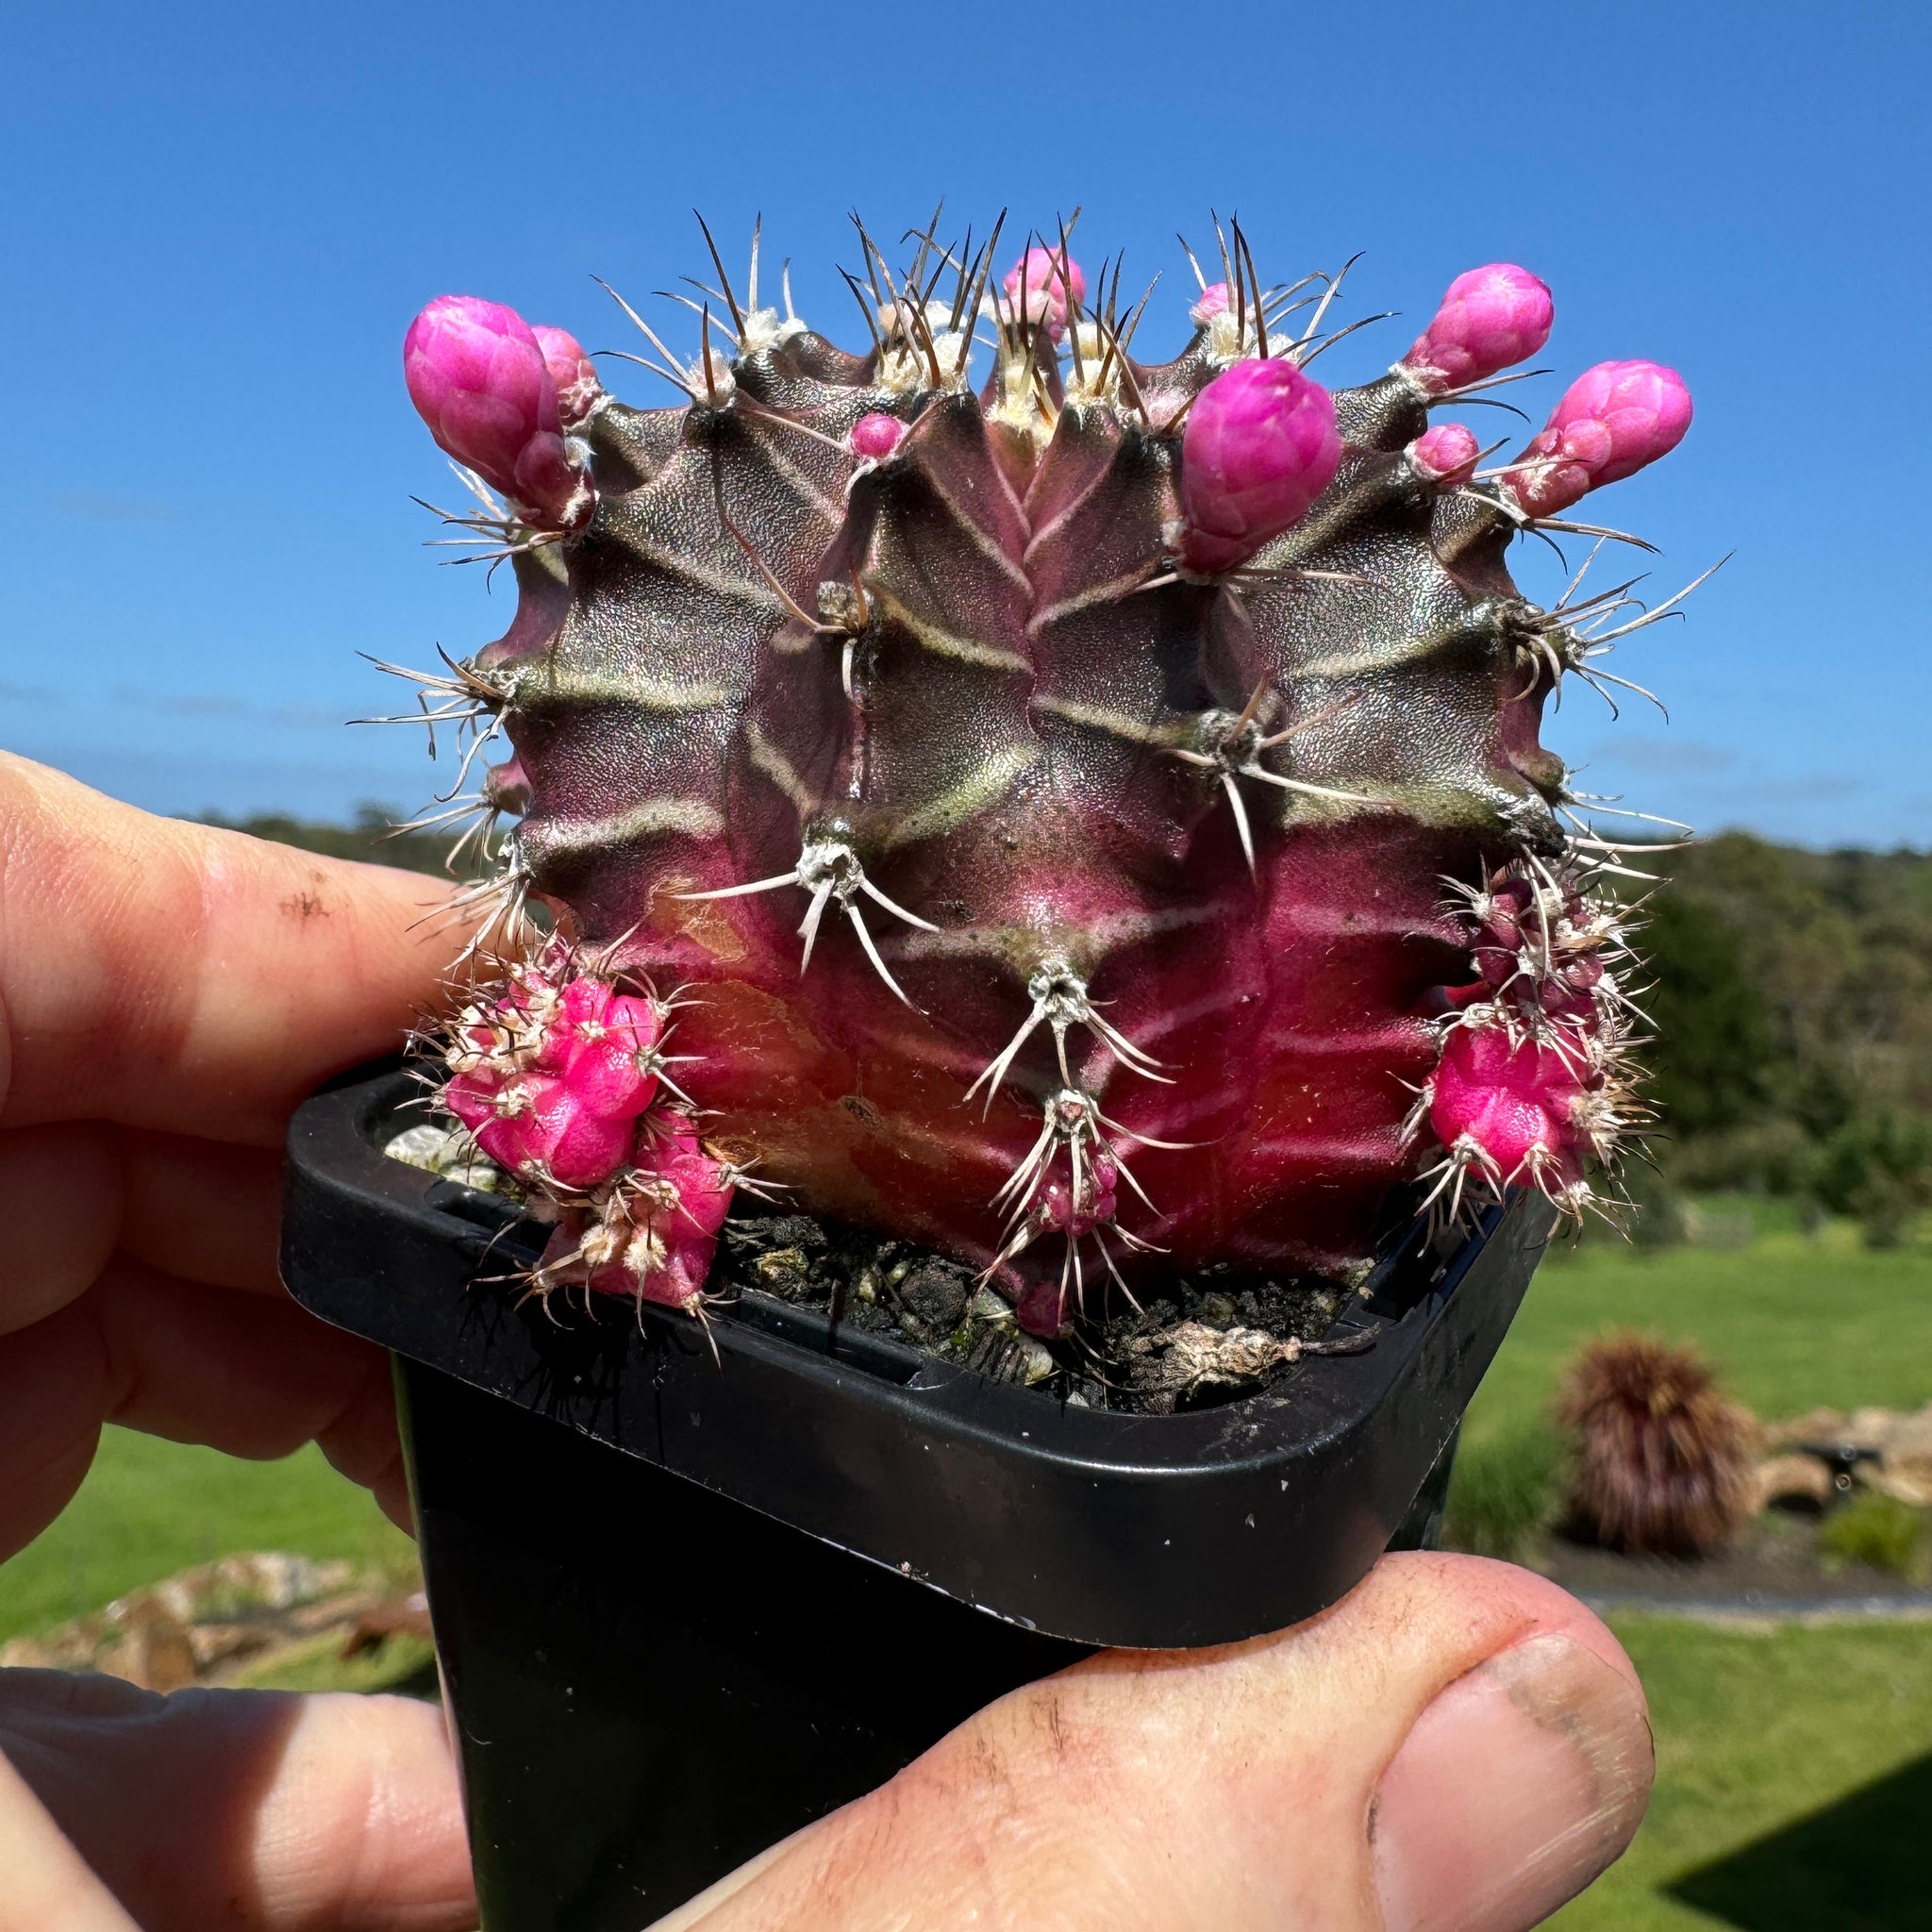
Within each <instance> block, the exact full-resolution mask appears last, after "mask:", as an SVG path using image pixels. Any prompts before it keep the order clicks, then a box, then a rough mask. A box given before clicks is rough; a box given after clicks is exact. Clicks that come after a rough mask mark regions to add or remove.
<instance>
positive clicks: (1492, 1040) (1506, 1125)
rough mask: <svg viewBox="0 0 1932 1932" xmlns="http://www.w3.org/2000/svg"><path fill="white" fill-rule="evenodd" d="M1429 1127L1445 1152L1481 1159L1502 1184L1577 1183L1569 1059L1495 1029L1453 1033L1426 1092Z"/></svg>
mask: <svg viewBox="0 0 1932 1932" xmlns="http://www.w3.org/2000/svg"><path fill="white" fill-rule="evenodd" d="M1430 1094H1431V1097H1430V1103H1429V1125H1430V1126H1431V1127H1432V1128H1433V1129H1434V1131H1435V1134H1436V1138H1437V1139H1438V1140H1439V1141H1441V1143H1442V1144H1443V1146H1445V1147H1447V1148H1450V1149H1452V1150H1453V1149H1456V1148H1457V1146H1458V1145H1460V1146H1462V1147H1465V1148H1467V1149H1469V1150H1470V1151H1472V1152H1474V1153H1475V1154H1477V1155H1479V1156H1480V1157H1481V1158H1482V1160H1483V1161H1484V1163H1485V1164H1486V1165H1487V1166H1488V1167H1489V1168H1490V1169H1491V1172H1492V1174H1493V1175H1494V1177H1495V1178H1497V1179H1499V1180H1501V1181H1503V1182H1504V1183H1506V1184H1508V1185H1514V1184H1516V1183H1519V1182H1523V1181H1530V1180H1535V1181H1539V1182H1541V1181H1543V1180H1545V1179H1549V1180H1553V1181H1556V1182H1559V1183H1561V1184H1562V1185H1568V1184H1570V1183H1571V1182H1574V1181H1575V1180H1577V1179H1579V1178H1581V1175H1582V1172H1583V1159H1584V1152H1585V1148H1586V1145H1587V1138H1586V1134H1585V1131H1584V1129H1583V1126H1582V1124H1581V1123H1582V1119H1583V1116H1584V1114H1585V1112H1586V1111H1587V1107H1588V1091H1587V1087H1586V1084H1585V1079H1584V1077H1583V1075H1582V1073H1581V1071H1580V1069H1579V1067H1578V1065H1577V1063H1576V1060H1575V1059H1574V1057H1573V1056H1571V1055H1567V1054H1563V1053H1559V1052H1557V1049H1556V1048H1555V1047H1549V1046H1539V1045H1538V1044H1537V1043H1536V1042H1535V1041H1529V1040H1524V1041H1516V1042H1514V1043H1512V1042H1511V1041H1510V1039H1509V1036H1508V1034H1507V1032H1506V1031H1504V1030H1503V1029H1502V1028H1500V1027H1484V1028H1477V1027H1469V1026H1457V1027H1456V1028H1455V1029H1454V1030H1453V1031H1452V1032H1451V1033H1450V1035H1449V1040H1448V1043H1447V1045H1446V1046H1445V1047H1444V1048H1443V1050H1442V1063H1441V1066H1439V1067H1438V1068H1437V1069H1436V1074H1435V1077H1434V1079H1433V1081H1432V1082H1431V1087H1430Z"/></svg>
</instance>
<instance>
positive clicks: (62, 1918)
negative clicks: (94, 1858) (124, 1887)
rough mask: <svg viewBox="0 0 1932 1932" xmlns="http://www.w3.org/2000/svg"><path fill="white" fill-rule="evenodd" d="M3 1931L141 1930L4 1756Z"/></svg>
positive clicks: (0, 1822) (0, 1811)
mask: <svg viewBox="0 0 1932 1932" xmlns="http://www.w3.org/2000/svg"><path fill="white" fill-rule="evenodd" d="M0 1873H4V1874H6V1876H5V1878H4V1879H0V1932H141V1928H140V1927H139V1926H137V1925H136V1924H135V1923H134V1921H133V1920H132V1919H130V1918H129V1917H128V1916H127V1914H126V1913H125V1912H124V1911H123V1910H122V1909H121V1907H120V1906H119V1905H117V1904H116V1903H115V1901H114V1895H113V1893H112V1892H110V1891H109V1890H108V1888H107V1887H106V1886H105V1885H103V1884H102V1883H101V1881H100V1880H99V1879H98V1878H96V1877H95V1876H94V1874H92V1872H90V1871H89V1870H88V1869H87V1865H86V1863H85V1861H84V1860H83V1859H82V1858H81V1857H80V1856H79V1854H78V1853H77V1852H75V1849H74V1847H73V1846H72V1845H71V1844H69V1843H68V1841H67V1840H66V1839H64V1838H63V1837H62V1836H61V1835H60V1829H59V1827H58V1825H57V1824H55V1823H54V1821H53V1820H52V1819H51V1818H50V1817H48V1815H47V1813H46V1810H45V1808H44V1807H42V1804H41V1802H40V1800H39V1799H38V1798H36V1797H35V1796H34V1794H33V1792H32V1790H30V1789H29V1788H28V1787H27V1785H26V1783H25V1780H23V1779H22V1777H21V1776H20V1774H18V1773H17V1772H16V1771H15V1770H14V1769H13V1767H12V1766H11V1765H10V1764H8V1761H7V1760H6V1758H5V1757H0Z"/></svg>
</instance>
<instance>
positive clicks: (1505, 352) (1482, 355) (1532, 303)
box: [1400, 261, 1557, 395]
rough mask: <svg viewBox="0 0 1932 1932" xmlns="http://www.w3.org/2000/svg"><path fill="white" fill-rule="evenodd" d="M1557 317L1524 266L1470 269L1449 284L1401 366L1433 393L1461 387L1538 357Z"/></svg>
mask: <svg viewBox="0 0 1932 1932" xmlns="http://www.w3.org/2000/svg"><path fill="white" fill-rule="evenodd" d="M1556 314H1557V308H1556V304H1555V302H1554V301H1553V300H1552V299H1551V296H1550V291H1549V290H1548V289H1547V288H1545V287H1544V286H1543V284H1542V283H1541V282H1540V281H1539V280H1538V279H1537V278H1536V276H1535V275H1531V274H1530V272H1529V271H1528V270H1527V269H1526V268H1518V267H1517V266H1516V264H1515V263H1514V262H1509V261H1497V262H1491V264H1490V265H1489V266H1488V267H1487V268H1473V269H1469V270H1467V271H1466V272H1465V273H1464V274H1462V275H1457V277H1456V279H1455V280H1454V281H1453V282H1451V283H1450V284H1449V291H1448V293H1447V294H1445V295H1444V296H1443V297H1442V306H1441V308H1438V309H1437V310H1436V313H1435V317H1434V319H1433V320H1432V321H1431V322H1430V324H1429V325H1428V327H1427V328H1425V329H1424V331H1423V332H1422V334H1421V335H1420V336H1419V337H1418V338H1417V339H1416V342H1415V346H1414V347H1413V348H1411V349H1410V350H1409V352H1408V354H1407V356H1405V357H1404V358H1403V359H1402V363H1401V365H1400V366H1401V367H1402V368H1404V369H1406V370H1407V372H1408V374H1409V375H1410V376H1412V377H1413V378H1414V380H1415V381H1417V382H1418V383H1420V384H1421V385H1422V387H1423V388H1424V390H1426V391H1428V392H1429V393H1430V394H1431V395H1440V394H1441V393H1442V392H1443V391H1446V390H1452V389H1461V388H1462V387H1463V386H1464V385H1465V384H1468V383H1472V382H1481V381H1483V380H1484V379H1485V378H1486V377H1488V376H1491V375H1496V374H1497V373H1498V372H1499V371H1501V370H1504V369H1507V368H1508V367H1509V366H1510V364H1511V363H1513V362H1521V361H1523V360H1524V358H1527V357H1530V356H1534V355H1535V354H1536V352H1537V351H1538V350H1539V349H1541V347H1542V345H1543V344H1544V343H1545V342H1546V341H1549V339H1550V325H1551V324H1552V323H1553V322H1554V321H1555V320H1556Z"/></svg>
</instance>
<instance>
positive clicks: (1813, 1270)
mask: <svg viewBox="0 0 1932 1932" xmlns="http://www.w3.org/2000/svg"><path fill="white" fill-rule="evenodd" d="M1724 1207H1725V1208H1726V1209H1729V1208H1730V1207H1731V1204H1729V1203H1725V1204H1724ZM1739 1211H1741V1210H1739ZM1767 1218H1770V1217H1767ZM1617 1328H1643V1329H1654V1330H1656V1331H1657V1332H1658V1333H1660V1334H1663V1335H1665V1336H1668V1337H1670V1338H1671V1339H1672V1340H1674V1341H1694V1342H1696V1343H1697V1344H1698V1345H1699V1346H1700V1347H1701V1348H1702V1349H1703V1350H1704V1352H1705V1353H1706V1355H1707V1356H1708V1357H1710V1359H1711V1360H1712V1361H1713V1362H1714V1363H1715V1364H1716V1366H1717V1368H1718V1371H1719V1373H1720V1374H1721V1375H1722V1376H1723V1377H1724V1386H1725V1387H1726V1389H1727V1390H1728V1391H1730V1393H1732V1394H1733V1395H1735V1396H1737V1397H1738V1398H1739V1399H1740V1401H1742V1402H1744V1403H1747V1404H1748V1405H1749V1406H1750V1407H1752V1408H1753V1409H1755V1410H1756V1411H1757V1413H1758V1414H1759V1415H1760V1416H1764V1417H1767V1418H1770V1417H1777V1416H1785V1415H1795V1414H1797V1413H1798V1412H1800V1411H1801V1410H1803V1409H1807V1408H1814V1407H1818V1406H1819V1405H1820V1404H1825V1405H1828V1406H1829V1407H1834V1408H1851V1407H1857V1406H1859V1405H1861V1404H1866V1403H1874V1404H1877V1405H1879V1406H1881V1407H1887V1408H1916V1407H1919V1406H1920V1405H1921V1404H1922V1403H1925V1402H1928V1401H1932V1249H1928V1248H1927V1247H1925V1246H1924V1245H1919V1246H1914V1247H1907V1248H1895V1249H1890V1250H1886V1251H1877V1252H1874V1250H1871V1249H1868V1248H1864V1247H1861V1246H1860V1245H1859V1243H1858V1235H1857V1229H1856V1228H1855V1227H1852V1226H1850V1225H1849V1224H1842V1223H1834V1224H1829V1225H1827V1226H1826V1227H1825V1228H1824V1229H1823V1230H1822V1231H1821V1232H1820V1233H1818V1234H1817V1235H1815V1236H1813V1235H1805V1234H1801V1233H1798V1232H1796V1231H1794V1230H1791V1231H1782V1232H1777V1233H1768V1234H1766V1235H1764V1236H1763V1237H1761V1238H1760V1239H1758V1240H1757V1241H1752V1242H1751V1243H1750V1244H1749V1245H1748V1246H1745V1247H1739V1248H1731V1249H1722V1250H1713V1249H1707V1248H1699V1247H1678V1248H1665V1249H1660V1250H1654V1251H1646V1250H1643V1249H1638V1248H1631V1247H1627V1246H1625V1245H1624V1244H1623V1243H1621V1242H1617V1243H1610V1242H1602V1241H1592V1242H1586V1243H1585V1244H1584V1245H1583V1246H1582V1247H1580V1248H1578V1249H1576V1250H1575V1251H1574V1253H1572V1254H1570V1255H1569V1256H1568V1257H1563V1256H1561V1255H1560V1253H1558V1254H1554V1255H1553V1256H1552V1257H1551V1258H1550V1259H1549V1260H1548V1261H1546V1262H1545V1263H1544V1265H1543V1267H1542V1268H1541V1270H1540V1271H1539V1273H1538V1274H1537V1277H1536V1280H1535V1281H1534V1282H1533V1283H1531V1285H1530V1290H1529V1293H1528V1295H1527V1297H1526V1298H1525V1299H1524V1304H1523V1311H1522V1313H1521V1314H1519V1315H1518V1316H1517V1318H1516V1325H1515V1326H1514V1327H1513V1328H1512V1329H1511V1330H1510V1332H1509V1339H1508V1340H1507V1341H1506V1342H1505V1343H1504V1345H1503V1350H1502V1353H1501V1354H1500V1355H1498V1356H1497V1357H1496V1360H1495V1362H1494V1364H1493V1365H1492V1366H1491V1370H1490V1373H1489V1374H1488V1376H1487V1377H1486V1378H1485V1379H1484V1382H1483V1386H1482V1388H1481V1389H1480V1390H1479V1391H1477V1394H1476V1398H1475V1400H1474V1403H1472V1404H1471V1405H1470V1411H1469V1420H1468V1424H1467V1425H1466V1427H1465V1430H1464V1437H1463V1440H1464V1441H1465V1442H1466V1443H1468V1444H1469V1445H1470V1446H1471V1447H1472V1448H1474V1449H1479V1448H1480V1446H1481V1445H1482V1444H1483V1443H1485V1442H1486V1441H1491V1440H1492V1439H1498V1438H1501V1437H1504V1436H1507V1435H1509V1434H1511V1433H1513V1432H1515V1431H1518V1430H1520V1429H1522V1428H1524V1427H1525V1426H1527V1425H1529V1424H1532V1423H1533V1422H1535V1421H1537V1420H1538V1419H1540V1418H1541V1417H1543V1416H1545V1415H1546V1414H1547V1412H1548V1409H1549V1404H1550V1397H1551V1394H1552V1392H1553V1391H1554V1390H1555V1387H1556V1382H1557V1375H1558V1374H1559V1373H1560V1371H1561V1370H1562V1368H1563V1366H1564V1364H1565V1363H1566V1362H1568V1360H1569V1359H1570V1357H1572V1356H1573V1355H1574V1354H1575V1352H1576V1351H1577V1349H1578V1348H1579V1347H1581V1346H1582V1344H1583V1343H1584V1342H1586V1341H1590V1340H1591V1338H1592V1337H1594V1336H1597V1335H1602V1334H1606V1333H1607V1332H1609V1331H1610V1330H1612V1329H1617Z"/></svg>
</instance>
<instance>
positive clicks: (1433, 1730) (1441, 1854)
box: [1369, 1637, 1656, 1932]
mask: <svg viewBox="0 0 1932 1932" xmlns="http://www.w3.org/2000/svg"><path fill="white" fill-rule="evenodd" d="M1655 1762H1656V1759H1655V1753H1654V1750H1653V1747H1652V1742H1651V1735H1650V1721H1649V1719H1648V1717H1647V1716H1646V1715H1645V1712H1644V1708H1643V1699H1642V1696H1641V1693H1640V1692H1639V1691H1638V1690H1637V1689H1636V1687H1635V1686H1634V1685H1633V1684H1632V1683H1631V1682H1630V1680H1629V1679H1628V1678H1627V1677H1625V1676H1624V1675H1622V1674H1620V1673H1619V1672H1617V1671H1615V1670H1612V1669H1611V1667H1610V1666H1609V1665H1608V1664H1607V1663H1606V1662H1605V1661H1604V1660H1603V1658H1602V1657H1598V1656H1597V1655H1596V1653H1595V1652H1594V1651H1591V1650H1589V1649H1587V1648H1586V1647H1585V1646H1584V1645H1582V1644H1580V1643H1578V1642H1576V1641H1574V1640H1573V1639H1571V1638H1568V1637H1533V1638H1530V1639H1529V1640H1528V1641H1525V1642H1523V1643H1519V1644H1517V1645H1515V1646H1514V1647H1513V1648H1511V1649H1509V1650H1506V1651H1504V1652H1503V1653H1502V1654H1501V1655H1500V1656H1497V1657H1491V1658H1490V1660H1489V1661H1488V1662H1487V1663H1483V1664H1479V1665H1478V1666H1477V1667H1476V1668H1475V1669H1474V1670H1473V1671H1471V1672H1470V1673H1469V1674H1467V1675H1466V1676H1462V1677H1458V1678H1457V1680H1456V1682H1455V1683H1453V1684H1451V1685H1449V1686H1448V1688H1447V1689H1446V1690H1444V1691H1441V1692H1440V1693H1439V1694H1438V1696H1437V1698H1436V1700H1435V1702H1434V1703H1433V1704H1431V1705H1430V1706H1429V1707H1427V1709H1425V1710H1424V1712H1423V1714H1422V1716H1421V1717H1419V1718H1418V1719H1417V1720H1416V1722H1415V1724H1414V1727H1413V1728H1412V1729H1411V1730H1410V1731H1409V1734H1408V1736H1407V1739H1405V1740H1403V1744H1402V1748H1401V1749H1400V1750H1399V1751H1398V1752H1397V1753H1396V1754H1395V1757H1394V1758H1393V1760H1392V1761H1391V1764H1390V1766H1389V1769H1388V1770H1387V1771H1386V1772H1384V1773H1383V1774H1382V1782H1381V1785H1380V1787H1379V1788H1378V1790H1377V1791H1376V1794H1375V1801H1374V1805H1373V1807H1371V1811H1370V1826H1369V1828H1370V1833H1371V1836H1372V1839H1373V1841H1374V1844H1373V1850H1374V1874H1375V1890H1376V1893H1377V1896H1378V1897H1379V1899H1380V1901H1381V1906H1382V1924H1383V1926H1384V1932H1522V1928H1526V1927H1528V1926H1531V1925H1535V1924H1540V1923H1541V1921H1542V1920H1543V1919H1544V1918H1546V1917H1547V1916H1548V1915H1549V1914H1550V1913H1551V1912H1553V1911H1555V1910H1556V1909H1557V1907H1558V1906H1559V1905H1561V1904H1562V1903H1563V1902H1564V1900H1565V1899H1569V1898H1574V1896H1575V1895H1576V1894H1577V1893H1578V1892H1579V1891H1581V1890H1583V1888H1584V1887H1585V1886H1586V1885H1588V1884H1589V1883H1590V1882H1591V1879H1593V1878H1594V1877H1596V1875H1597V1874H1599V1873H1600V1872H1602V1871H1603V1870H1604V1869H1605V1868H1606V1867H1607V1865H1609V1864H1610V1863H1611V1862H1612V1861H1613V1860H1614V1859H1616V1858H1617V1857H1619V1856H1620V1855H1621V1854H1622V1852H1623V1850H1624V1847H1625V1846H1626V1845H1627V1844H1628V1843H1629V1842H1630V1840H1631V1838H1632V1837H1633V1836H1634V1835H1635V1833H1636V1830H1637V1826H1638V1824H1639V1823H1640V1822H1641V1819H1642V1817H1643V1807H1644V1804H1645V1801H1646V1800H1647V1799H1648V1797H1649V1795H1650V1780H1651V1774H1652V1771H1653V1770H1654V1768H1655Z"/></svg>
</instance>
